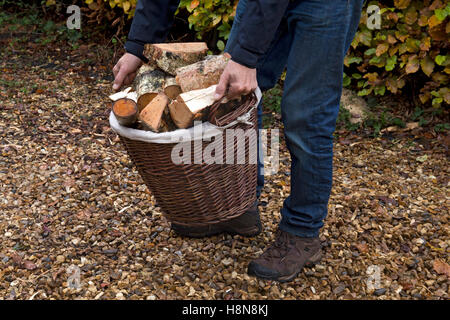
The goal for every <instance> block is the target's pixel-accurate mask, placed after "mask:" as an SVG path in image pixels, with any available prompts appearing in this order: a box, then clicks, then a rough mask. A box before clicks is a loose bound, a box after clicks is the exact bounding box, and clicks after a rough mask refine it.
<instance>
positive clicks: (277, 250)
mask: <svg viewBox="0 0 450 320" xmlns="http://www.w3.org/2000/svg"><path fill="white" fill-rule="evenodd" d="M289 244H290V236H289V233H287V232H283V231H281V230H278V231H277V235H276V237H275V242H274V243H273V244H272V246H271V247H270V248H269V249H268V250H267V251H266V256H267V257H271V258H283V257H285V256H286V255H287V253H288V252H289V250H290V249H291V248H290V246H289Z"/></svg>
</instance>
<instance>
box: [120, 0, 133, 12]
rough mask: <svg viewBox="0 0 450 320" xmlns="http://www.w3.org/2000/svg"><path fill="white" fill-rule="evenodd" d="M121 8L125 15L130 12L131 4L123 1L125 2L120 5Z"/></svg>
mask: <svg viewBox="0 0 450 320" xmlns="http://www.w3.org/2000/svg"><path fill="white" fill-rule="evenodd" d="M122 8H123V11H125V13H127V12H128V10H130V8H131V4H130V3H129V2H128V1H125V2H124V3H123V4H122Z"/></svg>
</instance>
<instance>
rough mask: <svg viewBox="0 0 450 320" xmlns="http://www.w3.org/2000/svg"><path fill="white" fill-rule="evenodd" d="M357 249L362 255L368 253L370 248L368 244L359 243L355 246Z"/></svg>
mask: <svg viewBox="0 0 450 320" xmlns="http://www.w3.org/2000/svg"><path fill="white" fill-rule="evenodd" d="M355 247H356V249H358V250H359V252H361V253H367V252H368V251H369V247H368V246H367V243H358V244H356V245H355Z"/></svg>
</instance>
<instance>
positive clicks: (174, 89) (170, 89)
mask: <svg viewBox="0 0 450 320" xmlns="http://www.w3.org/2000/svg"><path fill="white" fill-rule="evenodd" d="M164 93H165V94H166V96H168V97H169V98H170V99H171V100H173V99H175V98H176V97H178V95H179V94H180V93H181V88H180V86H179V85H178V84H177V82H176V80H175V78H174V77H172V76H169V75H167V76H166V79H165V81H164Z"/></svg>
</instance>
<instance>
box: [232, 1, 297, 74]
mask: <svg viewBox="0 0 450 320" xmlns="http://www.w3.org/2000/svg"><path fill="white" fill-rule="evenodd" d="M289 1H290V0H248V2H247V7H246V10H245V12H244V14H243V16H242V20H241V22H240V24H239V29H238V30H237V37H238V38H237V41H235V44H234V45H233V46H232V47H231V48H228V53H229V54H230V55H231V59H232V60H234V61H236V62H237V63H240V64H242V65H244V66H247V67H249V68H256V65H257V63H258V58H259V57H260V56H261V55H262V54H264V53H265V52H266V50H268V49H269V46H270V43H271V41H272V39H273V37H274V36H275V32H276V30H277V28H278V26H279V24H280V22H281V19H282V18H283V15H284V13H285V11H286V8H287V6H288V4H289Z"/></svg>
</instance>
